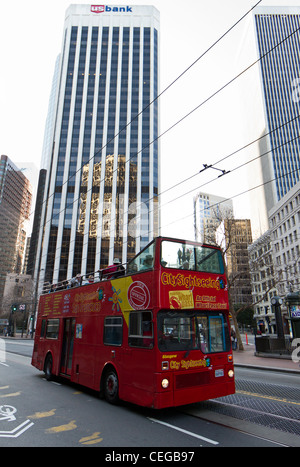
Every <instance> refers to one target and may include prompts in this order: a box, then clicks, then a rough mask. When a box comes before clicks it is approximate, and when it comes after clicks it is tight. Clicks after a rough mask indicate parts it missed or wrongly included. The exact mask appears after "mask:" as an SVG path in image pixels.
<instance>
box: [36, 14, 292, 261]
mask: <svg viewBox="0 0 300 467" xmlns="http://www.w3.org/2000/svg"><path fill="white" fill-rule="evenodd" d="M250 11H251V10H250ZM299 30H300V28H297V29H296V30H295V31H292V32H291V33H290V34H289V35H288V36H286V37H285V38H284V39H282V40H281V41H280V42H279V43H278V44H276V45H275V46H273V47H272V48H271V49H270V50H269V51H267V52H266V53H265V54H263V55H261V57H259V58H258V59H257V60H255V61H254V62H253V63H252V64H250V65H249V66H248V67H246V68H245V69H244V70H243V71H241V72H240V73H238V74H237V75H236V76H234V77H233V78H232V79H231V80H229V81H228V82H227V83H225V84H224V85H223V86H222V87H221V88H219V89H218V90H217V91H215V92H214V93H213V94H211V95H210V96H209V97H208V98H206V99H205V100H204V101H202V102H201V103H200V104H199V105H197V106H196V107H195V108H194V109H192V110H191V111H190V112H188V113H187V114H186V115H185V116H183V117H182V118H181V119H180V120H178V121H177V122H175V123H174V124H173V125H171V126H170V127H169V128H168V129H167V130H165V131H164V132H163V133H162V134H161V135H159V136H158V137H157V138H155V139H154V140H153V141H152V142H150V143H149V144H148V145H147V146H145V147H144V148H142V149H141V150H140V151H138V153H137V154H135V156H136V155H138V154H139V153H140V152H141V151H143V150H144V149H145V148H146V147H149V146H150V145H152V144H153V143H154V142H155V141H157V140H158V139H159V138H161V137H162V136H164V135H165V134H167V133H168V132H169V131H171V130H172V129H173V128H175V127H176V126H177V125H178V124H179V123H181V122H182V121H183V120H185V119H186V118H188V117H189V116H190V115H191V114H193V113H194V112H195V111H196V110H198V109H199V108H201V107H202V106H203V105H204V104H205V103H207V102H208V101H210V100H211V99H212V98H213V97H215V96H216V95H218V94H219V93H220V92H221V91H222V90H224V89H225V88H226V87H227V86H229V85H230V84H232V83H233V82H234V81H236V80H237V79H238V78H239V77H240V76H242V75H243V74H244V73H245V72H246V71H248V70H249V69H251V68H252V67H253V66H254V65H256V64H257V63H259V61H260V60H262V59H263V58H264V57H266V56H267V55H268V54H269V53H271V52H272V51H273V50H275V49H276V48H277V47H278V46H280V45H281V44H282V43H283V42H284V41H286V40H287V39H289V38H290V37H291V36H293V35H294V34H295V33H296V32H298V31H299ZM284 125H285V124H284ZM284 125H282V126H284ZM274 131H275V130H274ZM264 136H266V135H263V136H262V137H264ZM262 137H261V138H262ZM258 139H260V138H258ZM255 141H256V140H255ZM252 143H253V142H252ZM252 143H248V144H247V145H245V146H243V148H245V147H247V146H249V145H250V144H252ZM243 148H240V149H239V150H242V149H243ZM239 150H237V151H235V152H234V153H232V154H230V155H228V156H226V157H225V158H227V157H230V156H231V155H234V154H235V153H236V152H238V151H239ZM135 156H132V157H135ZM225 158H223V159H220V161H218V162H221V161H223V160H224V159H225ZM129 160H130V159H129ZM129 160H128V161H126V162H129ZM218 162H215V163H214V164H213V165H216V164H217V163H218ZM195 175H197V174H195ZM195 175H194V176H195ZM192 177H193V176H192ZM190 178H191V177H189V178H188V179H187V180H189V179H190ZM101 181H103V179H102V180H101ZM183 182H184V181H183ZM183 182H180V183H183ZM170 189H171V188H170ZM90 190H91V189H90ZM90 190H88V191H90ZM163 193H164V192H162V193H160V194H158V195H156V196H155V197H158V196H160V195H161V194H163ZM79 199H80V198H77V199H76V200H73V202H72V203H70V204H68V205H66V206H65V208H63V209H62V210H61V211H59V213H57V214H56V215H55V217H57V216H59V214H60V213H61V212H63V211H65V209H67V208H68V207H70V206H72V205H73V204H74V203H75V202H76V201H78V200H79ZM151 199H153V198H149V199H148V201H149V200H151ZM113 220H115V219H112V220H111V221H113ZM51 221H52V219H51V220H49V221H47V222H51ZM60 249H61V246H59V247H58V248H56V251H58V250H60ZM43 256H44V255H43Z"/></svg>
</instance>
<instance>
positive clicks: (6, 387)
mask: <svg viewBox="0 0 300 467" xmlns="http://www.w3.org/2000/svg"><path fill="white" fill-rule="evenodd" d="M8 388H9V386H2V387H0V389H8Z"/></svg>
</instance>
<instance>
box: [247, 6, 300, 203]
mask: <svg viewBox="0 0 300 467" xmlns="http://www.w3.org/2000/svg"><path fill="white" fill-rule="evenodd" d="M254 21H255V30H256V39H257V47H258V53H259V57H261V61H260V71H261V82H262V88H263V102H264V107H265V118H266V123H267V130H268V132H269V142H270V148H271V164H270V167H271V174H270V175H271V176H273V178H274V179H275V182H274V198H275V202H277V201H279V200H280V199H281V198H283V196H284V195H286V194H287V192H288V191H289V190H291V188H292V187H293V186H294V185H295V184H296V183H297V182H299V180H300V158H299V152H300V147H299V138H298V137H299V130H300V124H299V110H300V106H299V101H300V93H299V83H300V72H299V63H300V40H299V39H300V30H299V28H300V7H258V8H257V9H256V10H255V15H254ZM269 51H270V52H269ZM268 52H269V53H268Z"/></svg>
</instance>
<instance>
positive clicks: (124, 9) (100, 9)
mask: <svg viewBox="0 0 300 467" xmlns="http://www.w3.org/2000/svg"><path fill="white" fill-rule="evenodd" d="M91 12H92V13H104V12H112V13H132V7H131V6H121V7H117V6H106V5H91Z"/></svg>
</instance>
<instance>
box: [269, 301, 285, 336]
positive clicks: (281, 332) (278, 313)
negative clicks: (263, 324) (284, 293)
mask: <svg viewBox="0 0 300 467" xmlns="http://www.w3.org/2000/svg"><path fill="white" fill-rule="evenodd" d="M282 303H283V300H282V298H280V297H277V296H276V295H275V296H274V297H272V299H271V304H272V308H274V314H275V320H276V329H277V337H278V338H281V339H284V330H283V324H282V316H281V305H282Z"/></svg>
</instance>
